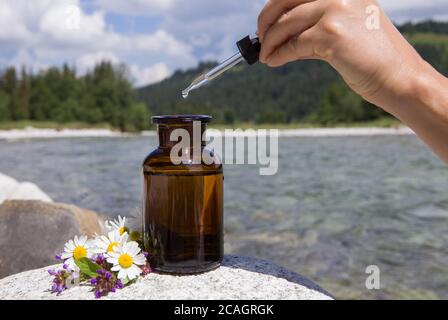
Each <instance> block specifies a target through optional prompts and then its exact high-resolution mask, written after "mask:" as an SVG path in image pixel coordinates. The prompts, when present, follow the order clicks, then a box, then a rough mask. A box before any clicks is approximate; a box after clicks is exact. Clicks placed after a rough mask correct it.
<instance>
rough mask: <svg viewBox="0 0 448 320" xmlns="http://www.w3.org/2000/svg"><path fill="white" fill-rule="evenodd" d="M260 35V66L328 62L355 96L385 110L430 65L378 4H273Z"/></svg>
mask: <svg viewBox="0 0 448 320" xmlns="http://www.w3.org/2000/svg"><path fill="white" fill-rule="evenodd" d="M258 35H259V37H260V40H261V43H262V48H261V53H260V61H261V62H263V63H266V64H267V65H269V66H272V67H276V66H281V65H283V64H285V63H287V62H290V61H294V60H301V59H320V60H324V61H327V62H328V63H330V64H331V65H332V66H333V67H334V68H335V69H336V70H337V71H338V72H339V73H340V74H341V76H342V77H343V78H344V80H345V81H346V82H347V84H348V85H349V86H350V87H351V88H352V89H353V90H355V91H356V92H357V93H358V94H360V95H361V96H363V97H364V98H365V99H366V100H369V101H370V102H372V103H375V104H377V105H380V106H382V105H385V104H386V105H387V104H390V103H388V102H385V101H383V100H384V98H385V97H387V96H391V95H390V94H388V92H394V93H395V94H399V92H400V91H403V90H404V87H405V83H404V81H405V80H406V79H407V78H409V77H410V76H411V75H412V74H415V73H416V72H418V71H419V70H420V69H421V68H425V65H426V63H425V62H424V61H423V60H422V59H421V58H420V56H419V55H418V53H417V52H416V51H415V50H414V48H413V47H412V46H411V45H410V44H409V43H408V42H407V41H406V40H405V39H404V37H403V36H402V35H401V34H400V33H399V31H398V30H397V29H396V28H395V26H394V25H393V24H392V22H391V21H390V20H389V18H388V17H387V16H386V15H385V13H384V12H383V11H382V10H381V8H380V7H379V5H378V4H377V2H376V1H374V0H270V1H269V2H268V3H267V4H266V6H265V7H264V9H263V10H262V12H261V14H260V16H259V21H258Z"/></svg>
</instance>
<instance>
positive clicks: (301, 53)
mask: <svg viewBox="0 0 448 320" xmlns="http://www.w3.org/2000/svg"><path fill="white" fill-rule="evenodd" d="M316 33H317V32H316V31H315V28H311V29H308V30H306V31H305V32H303V33H302V34H300V35H298V36H295V37H292V38H290V39H289V40H288V41H287V42H286V43H284V44H283V45H281V46H279V47H278V48H277V49H275V50H274V52H273V53H272V54H271V55H270V56H269V59H268V60H267V61H266V64H267V65H268V66H270V67H279V66H282V65H284V64H286V63H288V62H291V61H296V60H305V59H320V57H319V56H317V55H316V53H315V47H314V46H315V42H316V40H315V39H316V36H317V35H316Z"/></svg>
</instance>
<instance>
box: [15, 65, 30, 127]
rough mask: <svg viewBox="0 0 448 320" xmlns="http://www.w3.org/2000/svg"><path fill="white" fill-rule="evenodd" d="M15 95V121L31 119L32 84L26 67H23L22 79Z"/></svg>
mask: <svg viewBox="0 0 448 320" xmlns="http://www.w3.org/2000/svg"><path fill="white" fill-rule="evenodd" d="M15 95H16V98H15V106H14V120H26V119H28V118H29V102H30V97H31V84H30V79H29V78H28V74H27V72H26V69H25V67H22V72H21V77H20V81H19V84H18V87H17V90H16V92H15Z"/></svg>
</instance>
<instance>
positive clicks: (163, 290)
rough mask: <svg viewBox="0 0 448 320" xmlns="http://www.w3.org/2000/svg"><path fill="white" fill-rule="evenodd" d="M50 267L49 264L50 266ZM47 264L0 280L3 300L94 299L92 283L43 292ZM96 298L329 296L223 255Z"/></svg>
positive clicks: (263, 264)
mask: <svg viewBox="0 0 448 320" xmlns="http://www.w3.org/2000/svg"><path fill="white" fill-rule="evenodd" d="M53 267H54V266H53ZM50 268H51V267H47V268H42V269H37V270H32V271H26V272H23V273H19V274H15V275H12V276H9V277H7V278H4V279H1V280H0V300H4V299H76V300H78V299H94V294H93V292H92V287H90V286H88V285H86V284H82V285H80V286H76V287H72V288H70V289H69V290H67V291H64V292H63V293H62V294H60V295H56V294H52V293H51V292H50V291H49V288H50V285H51V277H50V276H49V275H48V273H47V270H48V269H50ZM102 299H143V300H152V299H164V300H170V299H182V300H183V299H215V300H219V299H266V300H273V299H303V300H309V299H325V300H326V299H332V297H331V296H330V295H329V294H328V293H326V292H325V291H324V290H323V289H321V288H320V287H319V286H318V285H316V284H314V283H313V282H311V281H310V280H308V279H306V278H304V277H302V276H300V275H298V274H296V273H293V272H291V271H288V270H286V269H284V268H282V267H279V266H277V265H275V264H273V263H270V262H267V261H263V260H257V259H253V258H246V257H238V256H226V257H225V259H224V261H223V265H222V266H221V267H220V268H218V269H216V270H213V271H210V272H207V273H204V274H199V275H191V276H172V275H161V274H157V273H151V274H149V275H147V276H146V277H144V278H141V279H139V280H138V281H137V282H136V283H135V284H132V285H131V286H129V287H126V288H124V289H122V290H118V291H117V292H116V293H111V294H109V295H108V296H106V297H103V298H102Z"/></svg>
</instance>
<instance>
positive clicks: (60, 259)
mask: <svg viewBox="0 0 448 320" xmlns="http://www.w3.org/2000/svg"><path fill="white" fill-rule="evenodd" d="M54 258H55V259H56V260H58V261H62V257H61V255H60V254H57V255H55V256H54Z"/></svg>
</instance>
